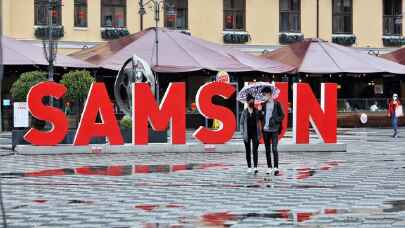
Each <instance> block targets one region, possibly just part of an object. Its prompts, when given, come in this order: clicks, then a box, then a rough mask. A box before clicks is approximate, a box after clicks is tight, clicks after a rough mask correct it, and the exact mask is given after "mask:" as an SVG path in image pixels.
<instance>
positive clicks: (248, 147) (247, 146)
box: [243, 134, 259, 168]
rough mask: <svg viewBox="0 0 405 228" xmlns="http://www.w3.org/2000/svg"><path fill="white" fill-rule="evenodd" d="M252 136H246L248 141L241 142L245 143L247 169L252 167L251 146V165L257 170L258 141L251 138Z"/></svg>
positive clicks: (253, 137) (254, 137)
mask: <svg viewBox="0 0 405 228" xmlns="http://www.w3.org/2000/svg"><path fill="white" fill-rule="evenodd" d="M252 135H253V134H248V140H247V141H246V140H243V142H244V143H245V149H246V162H247V165H248V167H249V168H251V167H252V161H251V156H250V154H251V151H252V150H251V144H252V146H253V165H254V167H255V168H257V161H258V155H257V149H258V147H259V140H258V139H257V137H256V136H252Z"/></svg>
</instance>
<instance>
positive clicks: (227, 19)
mask: <svg viewBox="0 0 405 228" xmlns="http://www.w3.org/2000/svg"><path fill="white" fill-rule="evenodd" d="M245 15H246V13H245V0H224V30H245V29H246V28H245Z"/></svg>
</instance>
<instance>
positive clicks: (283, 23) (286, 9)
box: [280, 0, 301, 33]
mask: <svg viewBox="0 0 405 228" xmlns="http://www.w3.org/2000/svg"><path fill="white" fill-rule="evenodd" d="M280 32H295V33H299V32H301V1H300V0H280Z"/></svg>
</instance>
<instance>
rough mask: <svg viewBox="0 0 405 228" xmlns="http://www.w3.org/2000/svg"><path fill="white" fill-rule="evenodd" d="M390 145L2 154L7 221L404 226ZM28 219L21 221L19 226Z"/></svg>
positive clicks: (403, 195)
mask: <svg viewBox="0 0 405 228" xmlns="http://www.w3.org/2000/svg"><path fill="white" fill-rule="evenodd" d="M403 147H405V143H402V144H399V145H394V144H393V145H391V144H384V145H379V144H373V145H367V143H358V144H357V145H355V146H353V145H350V146H349V152H347V153H280V161H281V163H280V168H281V169H280V171H281V172H280V175H278V176H268V175H266V174H265V172H264V171H265V170H264V168H265V166H266V163H265V154H264V153H263V151H261V152H260V154H259V173H258V174H257V175H254V174H252V173H250V174H248V173H246V167H245V166H246V164H245V160H244V159H245V157H244V154H239V153H238V154H236V153H228V154H219V153H210V154H206V153H204V154H190V153H184V154H174V153H173V154H163V153H162V154H158V155H156V154H153V153H151V154H148V153H144V154H124V155H121V154H115V155H97V156H96V155H89V156H85V155H80V156H77V155H66V156H29V157H28V156H13V157H3V158H1V159H2V161H1V163H0V176H1V178H2V183H3V185H2V186H3V187H4V190H5V206H6V209H7V216H8V218H9V219H8V220H9V221H10V227H15V228H17V227H24V228H31V227H32V228H34V227H35V228H37V227H40V228H48V227H72V228H79V227H86V228H90V227H96V228H98V227H117V228H118V227H125V228H134V227H148V228H154V227H160V228H161V227H296V226H299V227H342V226H345V227H401V228H402V227H405V217H404V215H405V210H404V208H405V182H404V180H405V173H404V172H403V170H404V169H403V167H404V166H405V159H404V155H405V154H404V153H403V151H400V150H398V148H403ZM27 224H30V225H31V226H29V225H28V226H27Z"/></svg>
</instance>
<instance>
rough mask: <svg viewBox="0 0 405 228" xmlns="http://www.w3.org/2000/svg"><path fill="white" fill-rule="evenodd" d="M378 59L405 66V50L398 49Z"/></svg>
mask: <svg viewBox="0 0 405 228" xmlns="http://www.w3.org/2000/svg"><path fill="white" fill-rule="evenodd" d="M380 57H381V58H384V59H388V60H390V61H393V62H396V63H399V64H401V65H405V48H400V49H397V50H395V51H393V52H390V53H387V54H383V55H381V56H380Z"/></svg>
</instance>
